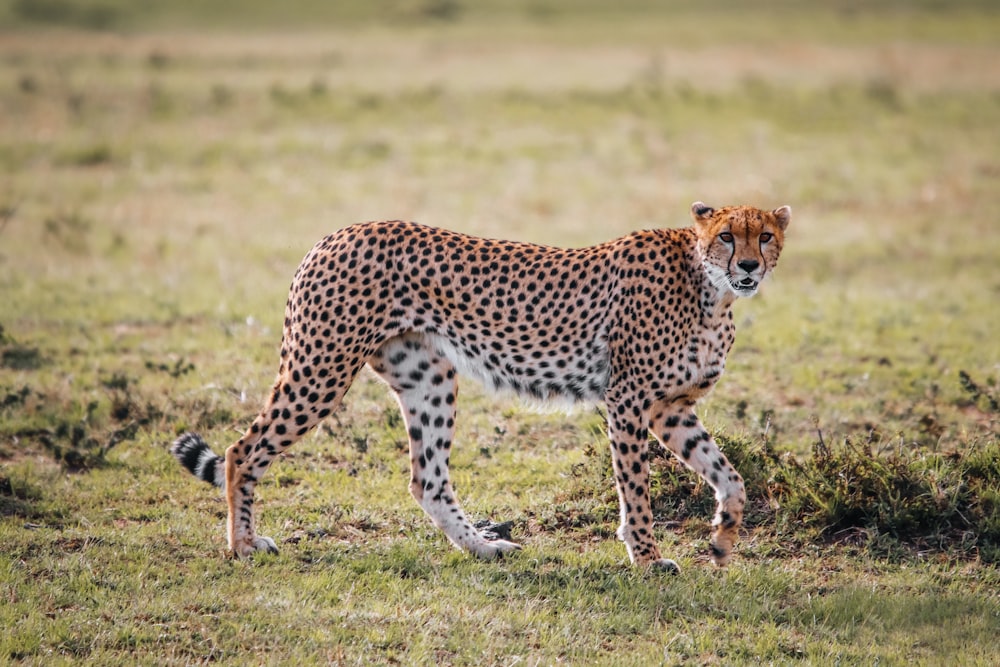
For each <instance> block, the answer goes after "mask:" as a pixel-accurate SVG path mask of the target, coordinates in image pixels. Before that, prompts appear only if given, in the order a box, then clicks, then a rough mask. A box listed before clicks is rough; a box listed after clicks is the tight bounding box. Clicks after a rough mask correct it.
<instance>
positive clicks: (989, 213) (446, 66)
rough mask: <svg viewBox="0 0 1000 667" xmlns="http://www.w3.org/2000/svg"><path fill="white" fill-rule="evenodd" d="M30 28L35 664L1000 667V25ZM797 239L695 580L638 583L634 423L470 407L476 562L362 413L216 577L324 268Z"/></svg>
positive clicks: (3, 618)
mask: <svg viewBox="0 0 1000 667" xmlns="http://www.w3.org/2000/svg"><path fill="white" fill-rule="evenodd" d="M142 6H143V8H144V11H139V10H138V9H137V7H138V5H134V4H133V3H126V2H117V1H116V0H107V1H105V2H84V1H83V0H79V1H76V0H74V1H73V2H69V1H68V0H66V1H64V0H60V1H59V2H53V1H49V2H45V3H23V2H0V25H3V26H4V29H5V32H4V36H3V38H2V39H0V170H2V173H3V174H4V178H3V179H0V544H2V545H3V546H2V547H0V572H2V574H0V601H2V603H0V627H3V628H4V629H5V632H3V633H0V634H2V637H0V662H3V661H9V662H21V663H25V664H63V663H65V664H69V663H81V662H82V663H91V664H135V663H142V664H164V663H177V664H187V663H192V662H203V661H213V662H221V663H226V664H228V663H236V662H248V661H249V662H255V663H260V662H267V663H282V662H286V663H291V664H295V663H315V662H320V663H323V662H329V663H335V664H354V663H363V662H371V661H378V662H383V663H398V664H430V663H433V664H512V663H517V662H523V663H526V664H552V663H556V662H565V663H568V664H690V663H695V664H740V663H745V662H751V661H752V662H761V661H763V662H768V663H776V664H788V663H803V664H832V663H836V662H838V661H839V662H840V663H841V664H844V663H846V664H870V663H873V662H876V661H877V662H879V663H880V664H911V663H917V664H982V665H988V664H995V663H996V662H998V661H1000V655H998V649H997V647H996V642H995V637H996V635H997V633H998V631H1000V596H998V593H997V591H998V590H1000V588H998V586H1000V577H998V571H997V565H996V563H997V561H998V557H1000V553H998V549H1000V546H998V544H1000V524H998V516H1000V470H998V469H997V460H998V458H1000V454H998V450H1000V435H998V424H1000V416H998V411H997V401H998V400H1000V343H998V339H997V336H996V332H997V330H998V329H1000V309H998V308H996V303H997V302H998V298H1000V274H998V273H997V270H996V267H997V266H998V262H1000V228H998V226H997V220H998V219H1000V194H998V191H997V189H996V178H997V174H998V173H1000V163H998V160H997V154H996V153H997V151H996V147H997V145H998V143H1000V142H998V139H1000V132H998V130H997V128H998V127H1000V78H997V73H996V71H995V68H989V67H985V66H984V65H983V63H986V62H992V61H993V60H995V59H996V58H997V57H998V55H1000V54H998V50H1000V43H998V41H1000V40H998V39H997V35H1000V30H997V27H998V21H1000V15H998V13H997V11H996V9H995V8H993V7H992V5H991V4H989V3H975V2H966V3H952V4H949V5H948V6H947V7H945V6H943V5H939V4H937V3H894V2H884V3H878V4H876V5H872V6H868V5H866V8H865V9H861V8H859V6H858V5H857V4H856V3H828V4H826V5H824V8H823V9H819V10H812V9H809V8H808V6H807V5H806V4H802V3H795V2H773V3H754V4H753V5H752V6H751V5H745V4H744V3H727V4H725V5H718V6H717V7H715V6H714V5H713V7H715V9H712V8H707V7H706V6H704V5H703V4H702V3H687V2H681V3H670V4H669V5H662V6H661V5H657V6H655V7H654V6H652V5H649V6H647V5H646V3H640V2H634V3H633V2H629V3H624V4H621V5H616V7H617V9H616V10H605V9H602V8H603V7H604V6H605V5H604V3H596V2H595V3H589V2H588V3H585V4H584V3H577V4H574V5H572V9H571V8H570V5H569V4H567V3H563V2H557V1H555V0H552V1H550V2H538V3H494V2H486V3H475V4H473V3H466V2H457V3H439V2H391V3H388V2H387V3H365V4H364V5H363V6H362V5H361V4H358V5H357V6H355V3H313V2H307V1H305V0H302V1H301V2H297V3H292V4H290V5H289V4H288V3H284V4H282V5H280V7H281V10H280V12H278V13H279V14H280V15H277V14H276V10H275V9H274V8H277V7H279V5H272V4H268V3H248V4H246V6H245V10H244V11H243V12H242V13H241V16H239V17H232V16H231V15H230V14H231V12H229V13H228V14H227V12H226V11H225V10H224V9H220V7H222V5H221V4H219V3H179V2H177V3H166V2H150V3H143V5H142ZM698 199H700V200H704V201H707V202H709V203H713V204H719V205H721V204H727V203H752V204H755V205H759V206H769V207H775V206H779V205H781V204H790V205H791V206H792V207H793V221H792V226H791V227H790V229H789V237H788V239H787V243H786V249H785V254H784V256H783V258H782V260H781V263H780V265H779V267H778V270H777V272H776V274H775V276H774V279H773V280H772V281H771V283H770V284H769V285H767V286H766V288H765V290H764V291H763V293H762V294H761V295H759V296H758V297H755V298H754V299H753V300H750V301H747V302H742V303H739V304H738V305H737V306H736V320H737V327H738V335H737V343H736V345H735V347H734V349H733V352H732V354H731V356H730V359H729V364H728V368H727V373H726V375H725V376H724V378H723V379H722V381H721V382H720V384H719V386H718V387H717V389H716V390H715V392H714V393H713V394H712V395H711V396H710V397H709V398H708V399H707V400H706V401H705V402H704V404H703V405H702V406H701V407H700V414H701V415H702V417H703V419H704V421H705V423H706V424H707V425H708V426H709V427H710V429H712V430H713V432H715V433H716V434H717V436H718V438H719V439H720V441H721V442H723V444H724V446H725V448H726V449H727V451H728V452H729V453H730V455H731V457H732V458H733V459H734V461H736V462H737V463H738V467H739V468H740V470H741V471H742V472H743V473H744V474H745V476H746V478H747V483H748V489H749V491H750V505H749V511H748V516H747V528H746V531H745V534H744V540H743V541H742V542H741V543H740V545H739V546H738V548H737V551H736V554H735V557H734V562H733V565H732V566H731V567H729V568H728V569H727V570H725V571H719V570H715V569H713V568H712V567H711V566H710V564H709V562H708V558H707V550H708V536H709V527H708V525H707V523H708V520H709V519H710V516H711V511H712V501H711V497H710V493H709V491H708V490H707V489H706V488H704V487H702V486H698V485H697V484H696V483H695V480H694V479H693V478H692V477H691V476H690V475H689V474H688V473H686V472H685V471H683V470H682V469H680V468H678V467H677V466H676V465H674V464H673V463H672V462H671V461H670V460H668V459H667V458H664V457H657V458H656V460H655V462H654V468H655V470H656V474H655V477H654V485H653V492H654V494H655V500H656V505H655V507H656V518H657V521H658V522H659V523H658V536H659V538H660V540H661V542H662V544H663V547H664V551H665V553H666V554H667V555H668V556H670V557H672V558H674V559H676V560H678V562H679V563H680V565H681V567H682V569H683V574H682V575H681V576H680V577H674V578H670V577H661V576H655V575H649V574H645V573H642V572H634V571H632V570H631V569H630V568H629V567H628V566H627V563H626V560H627V559H626V557H625V553H624V549H623V548H622V546H621V545H620V544H619V543H617V542H616V541H615V540H614V537H613V532H614V530H615V527H616V523H617V507H616V500H615V494H614V491H613V487H612V484H611V481H610V478H609V473H608V470H607V462H608V456H607V454H606V449H607V447H606V442H605V439H604V436H603V433H602V421H601V417H600V415H599V414H598V413H595V412H590V411H586V410H584V411H581V412H577V413H574V414H572V415H568V416H567V415H562V414H536V413H534V412H531V411H530V410H528V409H526V408H524V407H523V406H521V405H520V404H519V403H517V402H516V401H513V400H511V399H509V398H504V397H499V398H497V397H489V396H485V395H483V393H482V392H481V391H480V390H479V388H478V387H476V386H475V385H474V384H473V383H471V382H465V383H463V385H462V395H461V397H460V409H459V422H458V436H457V445H456V449H455V452H454V455H453V460H452V462H453V479H454V481H455V483H456V486H457V489H458V493H459V495H460V497H461V498H462V500H463V503H464V504H465V506H466V508H467V510H468V511H469V513H470V514H471V515H472V516H473V517H475V518H476V519H480V518H490V519H493V520H498V521H499V520H512V521H513V523H514V528H513V530H514V538H515V539H516V540H518V541H520V542H521V543H523V544H524V546H525V549H524V551H523V552H521V553H518V554H516V555H515V556H514V557H512V558H508V559H506V560H504V561H502V562H500V563H480V562H476V561H474V560H472V559H471V558H469V557H467V556H465V555H463V554H460V553H457V552H455V551H453V550H452V549H451V547H450V546H449V545H448V544H447V542H446V540H445V539H444V538H443V536H442V535H441V534H440V533H439V532H438V531H437V530H436V529H434V528H433V526H432V525H431V524H430V522H429V521H428V520H427V519H426V517H424V515H423V514H422V512H421V511H420V509H419V508H418V507H417V506H416V504H415V503H413V502H412V500H411V499H410V498H409V496H408V494H407V493H406V486H407V483H408V473H407V465H408V456H407V454H406V443H405V433H404V429H403V428H402V425H401V422H400V420H399V418H398V415H397V412H396V407H395V403H394V401H393V400H392V398H391V397H390V396H389V395H388V394H387V391H386V390H385V389H384V388H383V387H382V386H381V385H380V384H378V383H377V382H376V381H374V380H373V379H372V378H371V377H369V376H367V375H366V376H363V377H362V380H361V381H360V382H359V383H358V384H357V385H356V386H355V387H354V388H353V389H352V391H351V393H350V394H349V395H348V399H347V403H346V406H345V408H344V410H343V411H341V412H340V413H339V414H338V415H337V416H336V417H335V418H332V419H330V420H328V421H327V422H326V423H324V424H323V425H322V426H321V427H320V428H319V429H317V431H316V432H315V433H313V434H310V435H309V436H308V437H307V438H305V440H304V441H303V442H302V443H301V444H299V445H296V447H295V448H293V449H292V450H290V452H289V453H288V455H287V456H286V457H284V460H282V461H281V462H279V463H277V464H276V465H275V466H274V467H273V468H272V469H271V471H270V472H269V474H268V476H266V477H265V479H264V480H263V481H262V483H261V485H260V488H259V495H260V503H259V507H260V510H261V513H262V514H261V523H262V525H261V530H262V532H263V533H264V534H269V535H271V536H272V537H274V538H275V539H276V540H277V541H278V543H279V546H280V547H281V549H282V553H281V554H280V555H279V556H265V557H261V558H257V559H255V560H254V561H252V562H249V563H237V562H232V561H229V560H227V559H226V558H225V555H224V547H225V543H224V535H223V532H224V510H225V507H224V503H223V502H222V500H221V499H220V497H219V494H218V492H216V491H213V490H211V489H209V488H208V487H206V486H204V485H203V484H201V483H199V482H198V481H197V480H194V479H193V478H190V476H188V475H186V473H184V472H183V471H182V470H181V469H180V468H179V466H177V464H176V462H174V461H173V460H172V459H171V457H170V456H169V454H168V453H167V445H168V443H169V442H170V441H171V439H172V438H173V437H174V436H175V434H177V433H179V432H183V431H185V430H190V429H193V430H198V431H200V432H202V433H204V434H205V435H206V437H207V438H208V439H209V441H211V442H212V443H213V444H214V445H215V447H216V449H217V450H220V451H221V449H222V448H223V447H224V446H225V445H226V444H228V443H229V442H231V441H232V440H234V439H235V438H236V437H238V434H239V433H240V432H241V431H242V429H243V428H245V426H246V424H247V423H249V421H250V420H251V419H252V418H253V416H254V414H255V413H256V410H257V409H258V407H259V403H260V400H261V399H262V397H263V396H264V394H265V393H266V392H267V391H268V389H269V388H270V385H271V382H272V379H273V374H274V372H275V368H276V348H277V345H278V339H279V336H280V326H281V318H282V315H283V304H284V299H285V295H286V290H287V287H288V284H289V282H290V280H291V275H292V273H293V271H294V269H295V266H296V265H297V263H298V261H299V259H300V258H301V257H302V255H303V254H304V253H305V252H306V251H307V250H308V249H309V247H310V246H311V245H312V244H313V243H314V242H315V241H316V240H317V239H318V238H320V237H321V236H322V235H324V234H326V233H328V232H330V231H332V230H334V229H337V228H340V227H343V226H346V225H348V224H351V223H354V222H357V221H361V220H368V219H383V218H404V219H415V220H418V221H420V222H424V223H428V224H435V225H440V226H444V227H448V228H451V229H456V230H461V231H465V232H469V233H475V234H483V235H489V236H494V237H509V238H517V239H523V240H531V241H536V242H542V243H553V244H560V245H574V246H579V245H585V244H589V243H595V242H598V241H602V240H606V239H608V238H611V237H613V236H617V235H621V234H624V233H627V232H628V231H630V230H633V229H638V228H648V227H654V226H678V225H685V224H687V220H688V217H687V209H688V206H689V205H690V203H691V202H692V201H694V200H698Z"/></svg>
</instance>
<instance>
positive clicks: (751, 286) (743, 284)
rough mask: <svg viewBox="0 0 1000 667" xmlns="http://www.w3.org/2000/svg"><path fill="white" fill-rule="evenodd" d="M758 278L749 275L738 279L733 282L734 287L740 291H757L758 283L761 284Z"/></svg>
mask: <svg viewBox="0 0 1000 667" xmlns="http://www.w3.org/2000/svg"><path fill="white" fill-rule="evenodd" d="M759 284H760V283H758V282H757V281H756V280H754V279H753V278H751V277H749V276H747V277H746V278H743V279H742V280H737V281H734V282H733V283H732V286H733V289H734V290H736V292H738V293H744V294H746V293H752V292H756V291H757V285H759Z"/></svg>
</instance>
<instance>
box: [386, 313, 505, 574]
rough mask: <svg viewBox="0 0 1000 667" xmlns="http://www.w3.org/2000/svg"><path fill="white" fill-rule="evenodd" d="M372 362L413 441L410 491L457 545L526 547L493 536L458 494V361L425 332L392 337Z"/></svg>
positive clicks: (498, 550)
mask: <svg viewBox="0 0 1000 667" xmlns="http://www.w3.org/2000/svg"><path fill="white" fill-rule="evenodd" d="M368 364H369V366H371V368H372V369H373V370H374V371H375V372H376V373H377V374H378V375H379V376H380V377H381V378H382V379H383V380H385V381H386V382H387V383H388V384H389V386H390V387H391V388H392V390H393V391H394V392H395V393H396V398H397V399H398V401H399V407H400V410H401V411H402V413H403V420H404V421H405V422H406V428H407V435H408V437H409V441H410V470H411V477H410V493H411V494H412V495H413V497H414V498H415V499H416V501H417V502H418V503H419V504H420V506H421V507H422V508H423V510H424V511H425V512H426V513H427V515H428V516H429V517H430V518H431V521H433V522H434V525H436V526H437V527H438V528H440V529H441V530H443V531H444V533H445V535H447V536H448V539H449V540H451V542H452V543H453V544H455V546H457V547H458V548H460V549H464V550H466V551H469V552H470V553H472V554H474V555H475V556H477V557H479V558H483V559H493V558H498V557H500V556H502V555H503V554H505V553H507V552H510V551H515V550H517V549H520V548H521V547H520V545H518V544H515V543H514V542H508V541H507V540H502V539H490V538H491V537H494V536H487V535H484V534H483V533H482V532H480V531H479V530H478V529H476V527H475V526H473V525H472V523H471V522H470V521H469V519H468V518H467V517H466V516H465V513H464V512H463V511H462V508H461V507H460V506H459V504H458V500H457V499H456V498H455V493H454V491H453V490H452V486H451V482H450V480H449V475H448V463H449V454H450V451H451V443H452V438H453V437H454V433H455V399H456V397H457V395H458V382H457V377H456V375H455V367H454V366H453V365H452V364H451V362H450V361H448V359H446V358H445V356H444V355H443V354H441V353H440V352H439V351H437V350H436V349H435V347H434V346H433V345H432V344H431V343H430V341H428V340H427V338H426V337H424V336H423V335H421V334H418V333H409V334H405V335H402V336H397V337H396V338H392V339H390V340H389V341H387V342H386V343H385V344H383V345H382V347H381V348H380V349H379V350H378V352H377V353H376V354H374V355H373V356H372V357H371V358H370V359H369V360H368Z"/></svg>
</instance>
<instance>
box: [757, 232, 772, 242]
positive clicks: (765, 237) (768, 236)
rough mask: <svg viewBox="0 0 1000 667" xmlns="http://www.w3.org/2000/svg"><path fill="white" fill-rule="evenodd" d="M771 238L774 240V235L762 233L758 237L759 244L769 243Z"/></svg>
mask: <svg viewBox="0 0 1000 667" xmlns="http://www.w3.org/2000/svg"><path fill="white" fill-rule="evenodd" d="M773 238H774V234H771V233H770V232H764V233H763V234H761V235H760V242H761V243H767V242H768V241H770V240H771V239H773Z"/></svg>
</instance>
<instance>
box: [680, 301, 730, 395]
mask: <svg viewBox="0 0 1000 667" xmlns="http://www.w3.org/2000/svg"><path fill="white" fill-rule="evenodd" d="M733 338H734V336H733V327H732V323H731V322H730V321H729V320H728V319H725V320H724V321H722V322H715V323H712V324H711V325H709V326H702V327H697V328H696V329H695V330H694V331H692V332H691V333H690V334H689V337H688V341H687V347H686V349H685V351H684V354H683V359H682V360H681V361H680V363H679V364H677V365H676V367H675V369H673V370H672V371H668V373H667V377H668V378H669V377H671V376H673V378H674V382H673V383H671V384H672V385H673V386H674V389H675V392H676V393H677V394H684V395H686V396H688V397H690V398H698V397H700V396H703V395H705V394H707V393H708V392H710V391H711V390H712V387H714V386H715V383H716V382H718V380H719V377H721V376H722V372H723V371H724V370H725V367H726V355H727V354H728V353H729V348H730V347H732V344H733Z"/></svg>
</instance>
